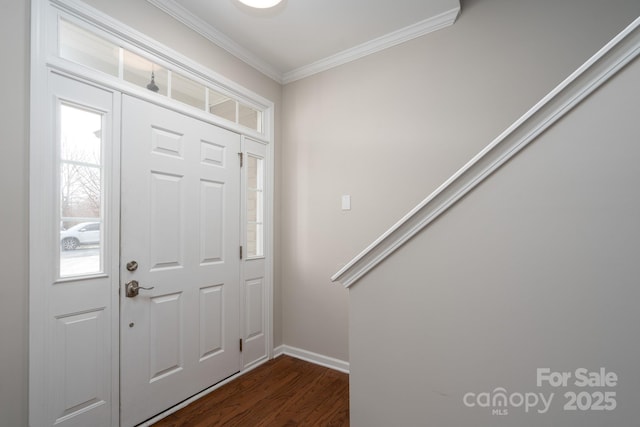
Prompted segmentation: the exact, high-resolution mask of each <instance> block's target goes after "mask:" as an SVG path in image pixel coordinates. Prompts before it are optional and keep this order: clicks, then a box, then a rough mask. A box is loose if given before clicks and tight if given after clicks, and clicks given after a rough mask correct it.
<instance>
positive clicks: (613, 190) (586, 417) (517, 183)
mask: <svg viewBox="0 0 640 427" xmlns="http://www.w3.org/2000/svg"><path fill="white" fill-rule="evenodd" d="M639 81H640V60H636V61H635V63H634V64H633V65H632V66H630V67H627V68H626V69H625V70H624V71H623V72H622V73H621V74H619V75H618V76H617V77H615V79H614V80H612V81H610V82H609V83H608V84H607V85H606V86H604V87H603V88H601V89H600V90H599V91H598V92H596V93H595V94H594V95H593V96H592V97H590V98H588V99H587V100H586V101H585V102H583V103H582V104H581V105H580V106H579V107H578V108H577V109H576V110H574V111H573V112H571V113H570V115H568V116H566V117H565V118H564V119H563V120H562V121H560V122H559V123H557V124H556V125H555V126H553V127H552V128H551V129H550V130H548V131H547V132H545V133H544V134H543V135H542V136H541V137H540V138H539V139H538V140H537V141H535V142H534V143H533V144H532V145H530V146H529V147H527V148H526V149H525V150H524V151H523V152H521V153H520V154H519V155H518V156H517V157H515V158H514V159H513V160H512V161H511V162H509V163H508V164H507V165H506V166H505V167H503V168H502V169H500V170H499V171H498V172H496V173H495V174H494V175H492V176H491V177H490V178H489V179H488V180H486V181H485V182H483V183H482V184H481V185H480V186H479V187H478V188H476V190H474V191H473V192H472V193H470V194H469V195H467V196H466V197H465V198H464V199H463V200H461V201H460V202H459V203H458V204H456V205H455V206H454V207H453V208H451V209H450V210H449V211H447V212H446V213H445V214H444V215H443V216H441V217H440V218H438V219H437V220H436V222H434V223H433V224H432V225H431V226H429V227H428V228H426V229H425V230H423V231H422V232H421V233H420V234H418V235H417V236H416V237H414V239H413V240H411V241H410V242H409V243H408V244H406V245H405V246H404V247H402V248H401V249H400V250H399V251H397V252H396V253H395V254H394V255H392V256H391V257H390V258H388V259H387V261H386V262H384V263H382V264H380V265H379V266H378V267H377V268H376V269H374V270H373V271H372V272H370V273H369V274H368V275H367V276H365V277H364V278H363V279H362V280H361V281H360V282H358V283H356V284H355V285H353V286H352V287H351V288H350V303H351V304H350V308H351V313H350V315H351V323H350V334H351V335H350V344H351V378H350V387H351V416H352V425H354V426H356V427H357V426H389V425H396V426H439V427H466V426H469V427H499V426H508V427H529V426H530V427H539V426H543V425H544V426H552V425H553V426H563V427H602V426H612V427H618V426H620V427H622V426H630V425H636V424H637V423H638V419H640V407H639V406H638V402H639V401H640V370H639V369H638V360H640V343H639V341H638V325H639V324H640V310H638V308H637V303H638V301H640V287H639V286H638V278H639V277H640V264H639V263H638V254H640V192H638V188H637V187H638V182H640V169H638V159H639V158H640V145H639V144H638V135H640V122H639V121H638V112H640V86H639V85H638V82H639ZM601 367H604V368H606V370H607V371H612V372H615V374H617V376H618V378H619V380H618V385H617V386H616V387H605V388H588V387H587V388H580V387H577V386H575V385H574V381H575V380H576V379H577V378H576V377H575V370H576V369H578V368H587V369H588V370H589V371H598V370H599V369H600V368H601ZM538 368H550V369H552V370H553V371H566V372H572V373H573V375H574V376H573V377H572V378H571V379H570V380H569V382H568V384H567V385H568V386H567V387H559V388H552V387H549V386H548V385H547V384H546V383H545V385H544V386H543V387H540V388H539V387H538V386H537V384H536V372H537V369H538ZM497 387H503V388H505V389H506V391H507V395H511V394H512V393H530V392H533V393H540V392H542V393H544V394H545V396H548V395H549V393H552V392H553V393H555V397H554V398H553V400H552V404H551V409H550V410H549V412H548V413H546V414H538V413H537V412H535V410H532V411H531V412H529V413H525V412H524V410H523V409H522V408H515V407H508V408H507V410H508V415H506V416H492V414H491V409H490V408H479V407H475V408H469V407H466V406H465V405H464V404H463V396H464V395H465V394H466V393H468V392H474V393H481V392H489V393H491V392H493V390H494V389H495V388H497ZM571 391H573V392H584V391H588V392H590V393H592V392H594V391H600V392H602V391H613V392H616V393H617V397H616V399H617V408H616V409H615V410H613V411H611V412H602V411H601V412H593V411H587V412H582V413H581V412H580V411H578V412H568V411H564V410H563V406H564V404H565V403H566V402H567V401H568V398H566V397H564V393H565V392H571ZM547 398H548V397H547ZM515 402H518V400H517V398H516V400H515ZM539 408H541V406H540V407H539Z"/></svg>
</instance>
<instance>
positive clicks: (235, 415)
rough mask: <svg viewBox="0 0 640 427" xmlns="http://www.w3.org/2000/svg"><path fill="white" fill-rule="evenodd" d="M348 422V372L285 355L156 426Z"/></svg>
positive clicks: (203, 426) (280, 424) (196, 426)
mask: <svg viewBox="0 0 640 427" xmlns="http://www.w3.org/2000/svg"><path fill="white" fill-rule="evenodd" d="M348 425H349V375H347V374H343V373H341V372H337V371H334V370H332V369H328V368H324V367H322V366H318V365H314V364H312V363H308V362H304V361H302V360H298V359H294V358H292V357H289V356H280V357H278V358H276V359H273V360H270V361H269V362H267V363H265V364H264V365H261V366H259V367H258V368H256V369H254V370H253V371H250V372H248V373H247V374H245V375H243V376H241V377H240V378H238V379H236V380H234V381H231V382H230V383H228V384H225V385H224V386H222V387H220V388H219V389H218V390H215V391H213V392H212V393H210V394H208V395H207V396H204V397H203V398H201V399H199V400H197V401H196V402H193V403H192V404H190V405H189V406H187V407H185V408H183V409H181V410H179V411H177V412H175V413H173V414H171V415H169V416H168V417H167V418H164V419H163V420H160V421H159V422H157V423H156V424H154V425H153V426H154V427H178V426H185V427H186V426H189V427H210V426H243V427H245V426H246V427H253V426H269V427H279V426H348Z"/></svg>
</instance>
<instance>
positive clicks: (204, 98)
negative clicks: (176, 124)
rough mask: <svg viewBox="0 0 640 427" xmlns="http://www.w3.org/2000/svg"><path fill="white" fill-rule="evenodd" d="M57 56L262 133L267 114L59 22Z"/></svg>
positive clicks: (90, 33)
mask: <svg viewBox="0 0 640 427" xmlns="http://www.w3.org/2000/svg"><path fill="white" fill-rule="evenodd" d="M59 29H60V31H59V38H58V55H59V56H60V57H61V58H63V59H66V60H69V61H72V62H75V63H77V64H80V65H84V66H86V67H89V68H91V69H94V70H97V71H101V72H103V73H106V74H109V75H111V76H114V77H117V78H119V79H121V80H123V81H126V82H128V83H132V84H134V85H136V86H138V87H142V88H146V89H148V90H150V91H152V92H155V93H157V94H159V95H162V96H166V97H168V98H171V99H174V100H176V101H178V102H181V103H183V104H187V105H190V106H192V107H195V108H198V109H200V110H203V111H206V112H207V113H209V114H213V115H215V116H217V117H220V118H222V119H225V120H228V121H230V122H233V123H236V124H239V125H241V126H243V127H246V128H248V129H251V130H254V131H256V132H258V133H261V134H263V133H264V131H265V129H264V125H263V123H264V112H263V111H261V110H260V109H259V108H257V107H255V106H252V105H249V103H247V102H243V101H242V100H241V99H238V98H237V97H235V96H234V94H232V93H229V92H228V91H225V90H224V88H213V87H211V86H213V85H205V84H202V83H200V82H198V81H196V80H195V79H193V78H190V77H189V76H188V75H187V74H186V73H184V72H180V71H178V70H176V69H171V68H169V67H166V66H163V65H161V64H158V63H156V62H154V61H151V60H149V59H148V58H146V57H144V56H142V55H139V54H137V53H134V52H132V51H131V50H128V49H125V48H124V47H122V46H119V45H118V44H116V43H113V42H111V41H109V40H107V39H106V38H104V37H101V36H100V35H98V34H96V33H95V32H93V31H89V30H87V29H85V28H83V27H81V26H79V25H76V24H74V23H72V22H70V21H68V20H66V19H60V25H59Z"/></svg>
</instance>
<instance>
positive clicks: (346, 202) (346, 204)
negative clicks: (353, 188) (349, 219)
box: [342, 194, 351, 211]
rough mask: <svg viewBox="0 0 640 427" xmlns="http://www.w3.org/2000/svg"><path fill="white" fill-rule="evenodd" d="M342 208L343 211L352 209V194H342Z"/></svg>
mask: <svg viewBox="0 0 640 427" xmlns="http://www.w3.org/2000/svg"><path fill="white" fill-rule="evenodd" d="M342 210H343V211H350V210H351V196H350V195H348V194H346V195H344V196H342Z"/></svg>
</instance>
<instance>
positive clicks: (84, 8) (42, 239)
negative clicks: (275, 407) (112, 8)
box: [29, 0, 274, 426]
mask: <svg viewBox="0 0 640 427" xmlns="http://www.w3.org/2000/svg"><path fill="white" fill-rule="evenodd" d="M58 16H64V17H65V18H68V19H72V20H74V21H77V22H81V23H82V24H83V25H85V26H86V27H87V28H90V29H91V30H93V29H95V30H96V31H97V32H100V33H101V34H105V35H106V37H108V38H109V39H110V40H113V41H115V42H116V43H119V44H120V45H121V46H126V47H127V48H131V49H133V50H136V51H139V52H145V53H146V55H147V56H148V57H151V58H153V60H155V59H157V60H158V61H159V62H161V63H163V64H168V65H169V66H172V67H174V68H176V69H179V70H180V72H181V73H183V74H184V75H189V76H190V77H193V79H195V80H197V81H200V82H203V83H204V84H212V85H214V87H223V88H224V89H225V91H226V92H227V93H231V94H232V96H234V97H235V99H237V100H242V101H244V102H249V103H250V104H251V105H256V106H259V107H260V109H261V111H262V112H263V129H264V130H263V132H262V133H258V132H255V131H251V130H250V129H247V128H244V127H242V126H240V125H238V124H235V123H232V122H229V121H226V120H224V119H220V118H217V117H216V116H213V115H211V114H208V113H206V112H205V111H204V110H202V111H198V110H197V109H195V108H194V107H189V106H187V105H183V104H180V103H178V102H177V101H173V100H171V99H168V98H167V99H158V98H159V97H158V96H156V95H155V94H150V93H149V92H148V91H145V90H144V89H141V88H137V87H134V86H133V85H131V84H129V83H126V82H124V81H122V80H119V79H118V78H114V77H111V76H108V75H105V74H103V73H101V72H98V71H94V70H91V69H88V68H86V67H83V66H81V65H78V64H74V63H72V62H70V61H67V60H64V59H62V58H60V57H59V56H58V54H57V45H56V43H57V34H58V33H57V25H58ZM51 72H55V73H56V74H60V75H63V76H65V77H69V78H71V79H74V80H77V81H79V82H83V83H88V84H91V85H93V86H97V87H100V88H102V89H105V90H107V91H109V92H111V93H113V95H114V99H115V100H116V101H115V102H114V111H113V128H114V138H113V141H111V143H112V144H113V147H112V150H113V151H112V155H113V161H112V163H111V164H110V165H109V170H107V176H111V175H112V176H111V178H109V185H112V186H113V188H112V189H111V194H108V195H107V197H110V198H112V199H111V203H110V204H108V206H109V208H108V209H109V211H108V212H107V215H108V216H110V217H111V218H119V216H120V206H119V201H120V196H119V178H120V177H119V173H113V174H112V173H111V172H112V171H114V172H115V171H119V170H120V156H119V153H120V138H119V135H120V133H119V132H120V103H119V100H120V98H121V95H122V94H129V95H132V96H135V97H137V98H140V99H142V100H145V101H147V102H152V103H154V104H157V105H160V106H162V107H165V108H168V109H171V110H173V111H176V112H178V113H181V114H185V115H187V116H191V117H193V118H196V119H199V120H202V121H205V122H208V123H211V124H213V125H216V126H219V127H222V128H225V129H229V130H231V131H233V132H236V133H239V134H241V135H242V138H243V140H244V138H249V139H251V140H252V141H255V142H259V143H261V144H264V146H265V149H266V159H265V160H266V191H265V205H264V209H265V212H264V214H265V228H264V239H265V254H264V261H265V263H264V264H265V271H264V278H265V291H266V295H265V297H266V303H265V306H266V310H267V313H266V324H265V335H266V357H264V358H263V359H260V360H258V361H256V362H254V363H250V364H247V363H245V362H244V361H243V362H242V371H241V373H240V374H242V372H244V371H246V370H247V369H251V368H252V367H254V366H257V365H258V364H260V363H262V362H264V361H266V360H268V359H271V358H272V357H273V271H274V270H273V256H274V239H273V224H274V221H273V218H274V216H273V215H274V204H273V194H274V168H273V165H274V147H273V145H274V144H273V142H274V104H273V102H272V101H270V100H268V99H266V98H264V97H262V96H260V95H258V94H256V93H254V92H252V91H250V90H248V89H246V88H244V87H242V86H241V85H239V84H237V83H235V82H233V81H232V80H229V79H227V78H225V77H223V76H221V75H219V74H218V73H216V72H215V71H213V70H210V69H207V68H205V67H203V66H202V65H200V64H198V63H196V62H194V61H193V60H191V59H189V58H187V57H185V56H184V55H182V54H180V53H179V52H176V51H174V50H172V49H170V48H168V47H166V46H163V45H161V44H159V43H158V42H156V41H154V40H152V39H151V38H149V37H147V36H145V35H144V34H142V33H140V32H138V31H136V30H134V29H132V28H130V27H128V26H126V25H124V24H122V23H120V22H119V21H117V20H115V19H113V18H111V17H110V16H108V15H106V14H104V13H102V12H101V11H99V10H97V9H94V8H92V7H90V6H88V5H86V4H84V3H82V2H80V1H78V0H32V2H31V85H30V87H31V91H30V137H29V139H30V142H29V144H30V145H29V146H30V171H29V177H30V190H29V200H30V215H29V231H30V237H29V248H30V249H29V420H30V421H29V422H30V425H33V426H40V425H45V424H46V420H47V417H48V416H49V414H48V411H49V408H50V400H51V396H48V395H47V393H46V392H45V388H43V387H42V384H44V383H46V382H47V381H48V378H49V377H48V374H47V370H46V365H45V363H44V361H45V357H46V355H47V354H48V351H50V349H49V348H48V347H47V344H46V340H45V338H46V334H47V333H48V332H47V321H49V319H48V318H47V317H48V316H47V314H46V311H45V310H44V308H45V307H46V297H47V291H46V289H47V286H49V285H50V284H51V281H52V277H51V275H52V266H53V265H54V263H55V262H57V260H56V259H54V258H55V254H53V253H51V251H50V247H51V246H50V245H51V242H52V239H53V238H54V234H55V233H54V232H55V230H53V229H52V222H53V221H51V218H50V217H51V213H52V212H54V211H53V209H54V207H55V204H53V203H52V199H53V195H52V190H54V189H53V188H52V186H51V178H52V173H53V171H54V170H55V163H54V162H56V159H55V158H53V157H52V156H45V155H43V153H47V152H48V150H49V148H48V147H50V144H51V143H52V138H53V137H52V135H51V130H52V124H51V123H50V117H51V108H52V106H51V103H50V102H49V95H50V88H49V85H48V75H49V73H51ZM243 150H244V148H243ZM241 185H243V184H241ZM56 191H57V190H56ZM54 213H55V212H54ZM114 224H115V225H114V226H112V228H111V232H110V235H109V236H105V239H108V240H109V241H110V250H109V253H105V257H106V258H111V260H112V262H111V265H110V272H109V274H111V275H112V285H111V286H112V290H113V292H112V302H113V303H112V304H111V307H110V314H111V319H112V320H111V331H110V335H111V349H110V350H111V357H110V360H111V365H110V367H109V369H110V371H111V373H110V375H111V378H112V381H111V401H110V402H108V404H110V405H111V414H112V416H111V422H110V425H112V426H117V425H119V399H120V395H119V386H120V382H119V373H120V372H119V367H120V360H119V357H120V352H119V338H120V336H119V322H120V307H119V298H118V292H119V290H120V286H121V283H120V282H121V280H120V277H119V265H118V264H119V262H118V260H119V259H120V249H119V246H120V236H119V232H120V229H119V223H118V222H117V221H116V222H115V223H114ZM242 227H243V228H242V229H241V235H244V234H245V233H244V227H245V225H244V222H243V225H242ZM244 264H245V263H244V262H243V263H242V266H244ZM242 268H243V267H241V270H242ZM241 276H243V273H242V272H241ZM241 280H243V278H242V277H241ZM243 308H244V307H243V306H242V305H241V306H240V311H241V315H242V312H243Z"/></svg>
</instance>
